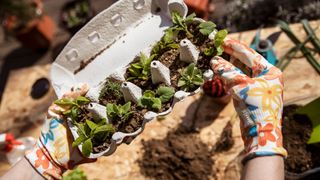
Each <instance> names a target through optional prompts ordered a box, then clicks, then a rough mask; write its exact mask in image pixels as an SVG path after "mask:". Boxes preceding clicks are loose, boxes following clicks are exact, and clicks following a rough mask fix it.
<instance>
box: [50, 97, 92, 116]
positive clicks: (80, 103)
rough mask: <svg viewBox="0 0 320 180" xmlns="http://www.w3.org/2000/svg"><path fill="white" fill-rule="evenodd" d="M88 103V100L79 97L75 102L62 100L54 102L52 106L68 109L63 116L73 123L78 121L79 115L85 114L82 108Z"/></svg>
mask: <svg viewBox="0 0 320 180" xmlns="http://www.w3.org/2000/svg"><path fill="white" fill-rule="evenodd" d="M89 103H90V100H89V99H87V98H86V97H83V96H79V97H77V98H76V99H75V100H71V99H67V98H62V99H58V100H56V101H54V104H56V105H58V106H60V107H62V108H65V109H68V110H67V111H65V112H63V115H65V116H66V117H69V118H71V120H72V121H73V122H76V121H79V115H80V114H83V113H84V112H85V111H84V106H85V105H88V104H89Z"/></svg>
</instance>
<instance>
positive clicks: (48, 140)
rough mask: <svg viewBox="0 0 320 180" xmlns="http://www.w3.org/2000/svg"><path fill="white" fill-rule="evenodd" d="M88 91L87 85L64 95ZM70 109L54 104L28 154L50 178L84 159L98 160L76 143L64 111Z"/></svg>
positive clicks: (82, 161) (71, 95)
mask: <svg viewBox="0 0 320 180" xmlns="http://www.w3.org/2000/svg"><path fill="white" fill-rule="evenodd" d="M87 91H88V86H87V85H81V86H80V87H78V88H73V89H72V91H71V92H69V93H67V94H65V95H64V96H63V97H64V98H69V99H76V98H77V97H78V96H84V95H85V94H86V93H87ZM66 110H67V109H62V108H61V107H59V106H57V105H55V104H52V105H51V106H50V107H49V110H48V115H47V118H46V120H45V123H44V126H43V128H42V131H41V135H40V138H39V140H38V141H37V143H36V145H35V147H34V149H33V150H32V151H30V152H27V153H26V155H25V157H26V159H27V160H28V161H29V162H30V164H31V165H32V166H33V167H34V168H35V170H36V171H37V172H38V173H39V174H40V175H42V176H43V177H44V178H46V179H61V178H62V173H63V172H64V171H66V170H67V169H72V168H74V166H76V165H78V164H81V163H88V162H94V161H95V159H88V158H85V157H83V156H82V155H81V152H80V151H79V150H78V149H77V147H75V148H73V147H72V142H73V137H72V134H71V132H70V130H69V128H68V125H67V122H66V121H65V119H63V117H62V112H64V111H66Z"/></svg>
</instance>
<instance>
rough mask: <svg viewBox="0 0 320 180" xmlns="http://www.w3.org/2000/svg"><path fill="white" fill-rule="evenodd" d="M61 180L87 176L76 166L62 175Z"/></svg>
mask: <svg viewBox="0 0 320 180" xmlns="http://www.w3.org/2000/svg"><path fill="white" fill-rule="evenodd" d="M62 180H87V176H86V174H85V173H84V172H83V171H81V170H80V169H78V168H77V169H75V170H72V171H71V172H70V173H68V174H67V175H66V176H63V177H62Z"/></svg>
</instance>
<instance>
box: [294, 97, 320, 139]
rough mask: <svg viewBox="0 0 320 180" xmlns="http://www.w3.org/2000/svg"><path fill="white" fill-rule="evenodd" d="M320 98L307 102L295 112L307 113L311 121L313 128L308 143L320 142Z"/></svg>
mask: <svg viewBox="0 0 320 180" xmlns="http://www.w3.org/2000/svg"><path fill="white" fill-rule="evenodd" d="M319 107H320V98H317V99H316V100H314V101H312V102H310V103H309V104H307V105H305V106H303V107H301V108H299V109H297V111H296V113H297V114H303V115H307V116H308V117H309V119H310V120H311V122H312V126H313V130H312V133H311V137H310V139H309V141H308V144H314V143H319V142H320V111H319Z"/></svg>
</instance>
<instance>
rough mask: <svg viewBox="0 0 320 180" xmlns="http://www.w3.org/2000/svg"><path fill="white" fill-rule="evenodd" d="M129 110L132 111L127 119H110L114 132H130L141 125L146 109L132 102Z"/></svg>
mask: <svg viewBox="0 0 320 180" xmlns="http://www.w3.org/2000/svg"><path fill="white" fill-rule="evenodd" d="M131 111H132V112H133V113H132V114H131V115H130V117H129V118H128V119H127V120H121V119H113V120H112V121H111V123H112V125H113V127H114V128H115V132H124V133H132V132H134V131H136V130H138V129H139V128H140V127H141V126H142V122H143V115H144V114H145V113H146V112H147V109H144V108H140V107H138V106H137V105H136V104H133V105H131Z"/></svg>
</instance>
